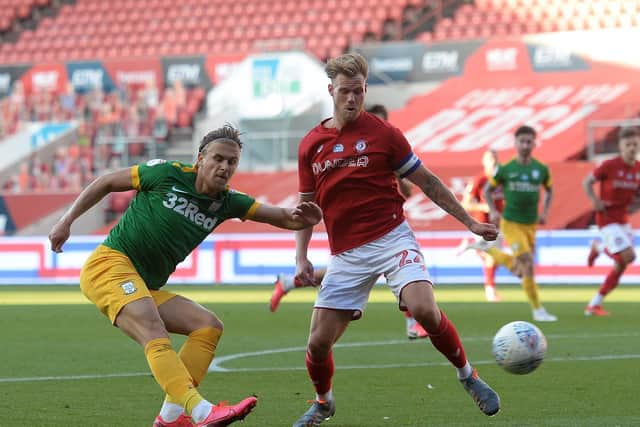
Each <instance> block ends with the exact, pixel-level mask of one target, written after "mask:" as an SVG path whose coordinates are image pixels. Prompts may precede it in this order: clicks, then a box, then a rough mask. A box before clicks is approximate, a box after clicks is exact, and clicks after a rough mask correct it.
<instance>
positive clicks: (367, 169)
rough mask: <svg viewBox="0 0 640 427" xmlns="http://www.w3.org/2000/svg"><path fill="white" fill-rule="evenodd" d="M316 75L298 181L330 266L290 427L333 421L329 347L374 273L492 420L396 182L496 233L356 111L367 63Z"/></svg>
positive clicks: (349, 62)
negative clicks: (313, 110) (322, 83)
mask: <svg viewBox="0 0 640 427" xmlns="http://www.w3.org/2000/svg"><path fill="white" fill-rule="evenodd" d="M325 71H326V73H327V76H328V77H329V79H330V83H329V85H328V92H329V94H330V95H331V97H332V100H333V104H334V109H333V116H332V117H331V118H329V119H326V120H323V121H322V122H321V123H320V124H319V125H318V126H316V127H315V128H313V129H312V130H311V131H310V132H309V133H308V134H307V135H306V136H305V137H304V138H303V140H302V142H301V143H300V146H299V149H298V178H299V189H300V200H301V201H313V200H316V201H317V203H318V205H319V206H320V207H321V208H322V211H323V215H324V219H325V226H326V229H327V235H328V238H329V246H330V248H331V258H330V260H329V264H328V267H327V274H326V275H325V277H324V279H323V280H322V285H321V286H320V289H319V291H318V296H317V299H316V302H315V304H314V309H313V314H312V317H311V327H310V332H309V339H308V343H307V354H306V360H305V362H306V366H307V372H308V374H309V377H310V379H311V382H312V384H313V386H314V388H315V391H316V396H315V400H314V402H313V404H312V405H311V407H310V408H309V409H308V410H307V411H306V412H305V413H304V414H303V415H302V416H301V417H300V418H299V419H298V420H297V421H296V422H295V423H294V427H304V426H317V425H319V424H320V423H322V422H323V421H325V420H326V419H328V418H330V417H332V416H333V415H334V414H335V411H336V404H335V398H334V395H333V390H332V384H331V383H332V379H333V373H334V369H335V365H334V360H333V351H332V349H333V345H334V344H335V343H336V342H337V341H338V339H339V338H340V337H341V336H342V334H343V333H344V332H345V330H346V329H347V327H348V326H349V323H350V322H351V321H353V320H357V319H359V318H360V317H361V316H362V314H363V312H364V309H365V306H366V303H367V300H368V298H369V293H370V292H371V288H372V287H373V285H374V284H375V283H376V281H377V280H378V277H379V276H380V275H384V277H385V279H386V283H387V285H388V286H389V287H390V288H391V290H392V292H393V293H394V294H395V296H396V298H397V299H398V304H399V308H401V309H403V308H404V309H409V311H411V313H412V314H413V316H414V317H415V318H416V320H417V321H418V322H419V323H420V324H421V325H422V326H423V327H424V328H425V329H426V331H427V332H428V333H429V339H430V340H431V342H432V344H433V345H434V347H435V348H436V349H437V350H438V351H440V352H441V353H442V354H443V356H445V357H446V358H447V359H448V360H449V361H450V362H451V364H452V365H453V366H454V367H455V369H456V371H457V376H458V379H459V380H460V383H461V384H462V386H463V387H464V389H465V391H467V392H468V393H469V394H470V395H471V397H472V398H473V400H474V401H475V402H476V404H477V405H478V407H479V408H480V410H481V411H482V412H483V413H484V414H486V415H494V414H496V413H497V412H498V411H499V410H500V399H499V397H498V395H497V394H496V393H495V392H494V391H493V390H492V389H491V387H489V385H487V383H485V382H484V381H482V380H481V379H480V378H479V377H478V373H477V371H476V370H475V369H473V368H472V367H471V365H470V363H469V361H468V360H467V357H466V354H465V350H464V348H463V346H462V343H461V341H460V337H459V336H458V332H457V331H456V328H455V326H454V325H453V322H451V321H450V320H449V319H448V318H447V316H446V315H445V314H444V312H443V311H442V310H440V308H439V307H438V305H437V304H436V301H435V296H434V292H433V285H432V282H431V279H430V278H429V273H428V271H427V268H426V266H425V262H424V258H423V256H422V252H421V251H420V247H419V245H418V242H417V240H416V237H415V235H414V233H413V231H412V230H411V228H410V227H409V225H408V223H407V221H406V220H405V218H404V212H403V207H402V205H403V202H404V199H403V198H402V196H401V195H400V194H399V193H398V191H397V189H396V184H395V181H396V177H397V176H399V177H400V178H407V179H408V180H409V181H411V182H412V183H413V184H415V185H417V186H418V187H419V188H420V189H421V190H422V191H423V192H424V193H425V194H426V195H427V197H429V198H430V199H431V200H432V201H433V202H434V203H436V204H437V205H438V206H440V207H441V208H442V209H444V210H445V211H446V212H447V213H449V214H450V215H452V216H454V217H455V218H456V219H457V220H458V221H460V222H461V223H462V224H464V225H465V226H466V227H467V228H468V229H469V230H470V231H471V232H473V233H474V234H477V235H481V236H483V237H484V238H485V239H488V240H495V239H496V237H497V235H498V231H497V228H496V226H495V225H494V224H488V223H480V222H478V221H476V220H475V219H473V218H472V217H471V216H470V215H469V214H468V213H467V212H466V211H465V210H464V208H463V207H462V206H461V205H460V202H458V200H457V199H456V197H455V196H454V195H453V193H451V191H450V190H449V189H448V188H447V187H446V186H445V185H444V184H443V183H442V182H441V181H440V179H438V177H436V176H435V175H433V173H431V172H430V171H429V170H428V169H427V168H425V167H424V166H423V165H422V162H421V161H420V159H419V158H418V157H417V156H416V155H415V154H414V153H413V151H412V150H411V146H410V145H409V142H408V141H407V140H406V138H405V137H404V135H403V134H402V132H401V131H400V130H399V129H397V128H396V127H394V126H392V125H391V124H389V123H388V122H386V121H384V120H382V119H380V118H379V117H376V116H375V115H373V114H370V113H367V112H365V111H363V105H364V98H365V93H366V90H367V84H366V79H367V75H368V64H367V62H366V60H365V59H364V58H363V57H362V56H361V55H359V54H357V53H349V54H344V55H341V56H339V57H337V58H334V59H331V60H329V61H328V62H327V65H326V67H325ZM312 231H313V230H312V229H311V228H309V229H308V232H296V276H297V277H298V278H301V279H302V280H303V281H312V280H313V265H312V264H311V262H310V261H309V259H308V256H307V252H308V247H309V242H310V240H311V236H312ZM443 399H446V396H443ZM442 404H445V403H444V401H443V402H442ZM434 405H436V406H437V405H438V403H437V402H434ZM426 412H428V411H426Z"/></svg>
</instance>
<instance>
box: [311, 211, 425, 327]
mask: <svg viewBox="0 0 640 427" xmlns="http://www.w3.org/2000/svg"><path fill="white" fill-rule="evenodd" d="M381 274H382V275H384V277H385V278H386V281H387V286H389V287H390V288H391V291H392V292H393V293H394V295H395V296H396V298H398V301H400V292H402V289H403V288H404V287H405V286H406V285H407V284H409V283H411V282H417V281H427V282H429V283H430V282H431V279H430V277H429V272H428V270H427V267H426V265H425V263H424V257H423V256H422V253H421V252H420V247H419V246H418V242H417V240H416V238H415V235H414V234H413V231H412V230H411V228H410V227H409V225H408V224H407V222H406V221H405V222H403V223H402V224H400V225H399V226H397V227H396V228H394V229H393V230H391V231H390V232H389V233H387V234H386V235H384V236H382V237H380V238H379V239H377V240H374V241H373V242H371V243H367V244H364V245H362V246H358V247H357V248H354V249H350V250H348V251H345V252H343V253H341V254H338V255H332V256H331V258H330V259H329V264H328V266H327V273H326V275H325V276H324V279H323V280H322V284H321V285H320V291H319V292H318V297H317V299H316V303H315V305H314V307H316V308H331V309H336V310H355V311H358V312H359V313H357V314H356V315H354V318H359V317H360V315H361V314H362V312H363V311H364V308H365V306H366V304H367V300H368V299H369V293H370V292H371V288H372V287H373V285H375V283H376V281H377V280H378V277H380V275H381ZM400 309H401V310H406V307H405V306H404V305H403V304H401V303H400Z"/></svg>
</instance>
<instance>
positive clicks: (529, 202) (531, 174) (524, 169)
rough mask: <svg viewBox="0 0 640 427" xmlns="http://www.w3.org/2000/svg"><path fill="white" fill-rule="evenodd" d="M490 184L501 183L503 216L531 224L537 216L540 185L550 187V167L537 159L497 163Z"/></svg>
mask: <svg viewBox="0 0 640 427" xmlns="http://www.w3.org/2000/svg"><path fill="white" fill-rule="evenodd" d="M489 183H490V185H491V186H492V187H497V186H502V189H503V191H504V210H503V211H502V217H503V218H504V219H506V220H508V221H512V222H517V223H520V224H534V223H536V221H537V220H538V201H539V200H540V186H541V185H543V186H544V187H545V188H551V174H550V173H549V168H548V167H547V166H546V165H544V164H543V163H541V162H539V161H538V160H536V159H531V162H529V164H526V165H523V164H520V163H518V161H517V160H516V159H513V160H511V161H510V162H508V163H506V164H504V165H500V166H499V167H498V169H497V170H496V172H495V174H494V175H493V177H492V178H489Z"/></svg>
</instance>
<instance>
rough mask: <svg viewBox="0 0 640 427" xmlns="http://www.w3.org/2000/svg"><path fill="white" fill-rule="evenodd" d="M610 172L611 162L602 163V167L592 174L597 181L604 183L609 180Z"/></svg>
mask: <svg viewBox="0 0 640 427" xmlns="http://www.w3.org/2000/svg"><path fill="white" fill-rule="evenodd" d="M608 172H609V162H602V163H601V164H600V166H598V167H597V168H595V169H594V170H593V172H592V173H591V174H592V175H593V177H594V178H595V179H596V180H597V181H604V180H605V179H607V175H608Z"/></svg>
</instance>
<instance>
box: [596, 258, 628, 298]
mask: <svg viewBox="0 0 640 427" xmlns="http://www.w3.org/2000/svg"><path fill="white" fill-rule="evenodd" d="M609 256H610V257H611V258H613V260H614V261H615V262H616V264H617V266H619V265H622V258H620V255H619V254H613V255H609ZM617 266H616V267H617ZM616 267H613V268H612V269H611V271H610V272H609V274H607V277H606V278H605V279H604V283H603V284H602V286H600V290H599V291H598V292H599V293H600V295H602V296H605V295H607V294H608V293H609V292H611V291H612V290H614V289H615V288H616V286H618V283H620V276H622V273H624V269H621V270H618V268H616Z"/></svg>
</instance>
